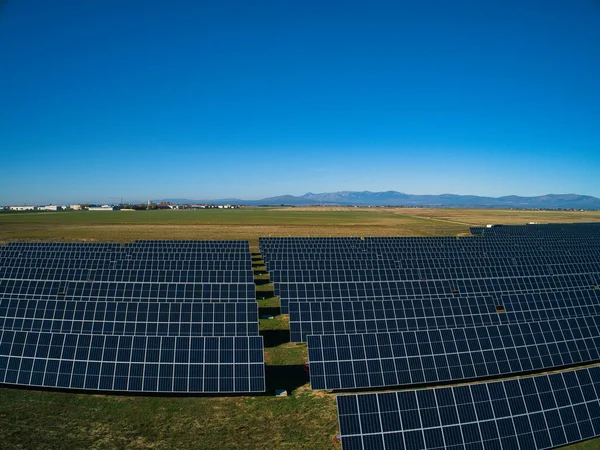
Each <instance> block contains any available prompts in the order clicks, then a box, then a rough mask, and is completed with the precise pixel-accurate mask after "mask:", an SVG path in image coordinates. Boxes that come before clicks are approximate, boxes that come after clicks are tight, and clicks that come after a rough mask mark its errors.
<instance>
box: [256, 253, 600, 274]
mask: <svg viewBox="0 0 600 450" xmlns="http://www.w3.org/2000/svg"><path fill="white" fill-rule="evenodd" d="M598 263H600V255H597V254H590V255H585V256H567V255H556V256H554V257H531V258H525V257H522V258H452V259H449V258H436V259H401V260H398V261H395V260H393V259H357V260H347V259H344V260H335V259H333V260H332V259H314V260H291V261H286V260H277V261H269V262H267V263H266V265H267V268H268V270H269V271H270V272H273V271H281V270H347V269H349V270H352V269H391V268H400V269H420V268H424V269H433V268H468V267H489V266H494V267H512V266H537V265H546V266H554V265H564V264H598Z"/></svg>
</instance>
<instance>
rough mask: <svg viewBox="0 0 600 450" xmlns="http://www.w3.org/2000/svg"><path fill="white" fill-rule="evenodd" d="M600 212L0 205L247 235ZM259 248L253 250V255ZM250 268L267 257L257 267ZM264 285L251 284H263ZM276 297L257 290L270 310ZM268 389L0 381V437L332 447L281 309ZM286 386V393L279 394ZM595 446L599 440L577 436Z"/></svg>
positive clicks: (460, 224) (93, 231)
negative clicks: (215, 393) (100, 388)
mask: <svg viewBox="0 0 600 450" xmlns="http://www.w3.org/2000/svg"><path fill="white" fill-rule="evenodd" d="M532 221H534V222H539V223H550V222H600V212H567V211H564V212H561V211H512V210H510V211H509V210H466V209H425V208H423V209H417V208H373V209H370V208H243V209H239V210H198V211H135V212H125V211H114V212H88V211H81V212H79V211H77V212H58V213H52V212H47V213H4V214H0V244H2V243H6V242H9V241H15V240H23V241H119V242H127V241H132V240H135V239H247V240H250V242H251V245H252V247H253V251H258V249H257V244H258V238H259V237H260V236H414V235H418V236H431V235H465V234H468V233H469V229H468V228H469V226H482V225H486V224H488V223H504V224H524V223H527V222H532ZM259 258H260V257H259V256H258V255H257V256H256V257H255V259H256V261H257V262H260V259H259ZM256 270H257V271H260V270H264V267H260V266H259V267H257V268H256ZM271 288H272V287H271V286H270V285H264V286H258V287H257V290H258V291H259V295H260V292H261V291H263V292H268V291H269V289H271ZM278 304H279V301H278V299H277V298H266V299H264V300H259V307H260V309H261V313H268V314H276V313H277V310H278ZM260 327H261V334H262V335H263V336H264V338H265V361H266V362H267V372H266V373H267V389H268V391H267V393H266V394H265V395H263V396H231V397H227V396H224V397H218V398H216V397H192V398H169V397H149V396H117V395H91V394H73V393H64V392H54V391H40V390H23V389H15V388H2V389H0V447H2V448H22V449H32V448H35V449H42V448H47V449H54V448H98V449H100V448H131V449H138V448H139V449H145V448H153V449H173V448H199V449H229V448H231V449H239V448H247V449H254V448H272V449H276V448H277V449H279V448H284V449H339V448H340V444H339V443H338V442H336V440H335V436H336V435H337V434H338V433H339V430H338V423H337V415H336V409H335V396H334V395H333V394H329V393H318V392H314V391H311V390H310V388H309V385H308V383H307V375H306V373H305V372H304V370H303V363H304V362H305V361H306V360H307V354H306V346H305V345H304V344H290V343H289V342H286V339H285V337H286V334H287V333H288V330H289V322H288V320H287V317H285V316H276V317H275V319H261V320H260ZM276 388H286V389H287V390H288V392H289V393H290V395H289V396H288V397H284V398H276V397H274V396H273V391H274V389H276ZM573 448H577V449H580V450H582V449H592V448H600V444H599V443H598V441H597V440H593V441H588V442H584V443H581V444H577V445H575V446H573Z"/></svg>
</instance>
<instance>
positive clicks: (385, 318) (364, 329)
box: [289, 289, 600, 342]
mask: <svg viewBox="0 0 600 450" xmlns="http://www.w3.org/2000/svg"><path fill="white" fill-rule="evenodd" d="M599 302H600V290H598V289H588V290H580V291H554V292H544V293H530V294H504V295H499V296H481V297H470V298H462V297H440V298H429V299H404V300H379V301H335V302H291V303H290V304H289V315H290V340H291V341H292V342H304V341H306V337H307V336H308V335H311V334H355V333H381V332H392V331H408V330H432V329H444V328H460V327H471V326H481V325H500V324H510V323H520V322H537V321H541V320H552V319H565V318H570V317H586V316H591V315H600V303H599Z"/></svg>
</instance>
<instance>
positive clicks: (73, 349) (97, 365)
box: [0, 331, 265, 393]
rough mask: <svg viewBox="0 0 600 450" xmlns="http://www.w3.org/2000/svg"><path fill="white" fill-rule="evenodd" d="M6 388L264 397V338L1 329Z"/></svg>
mask: <svg viewBox="0 0 600 450" xmlns="http://www.w3.org/2000/svg"><path fill="white" fill-rule="evenodd" d="M0 383H6V384H19V385H27V386H42V387H53V388H55V387H56V388H66V389H86V390H100V391H128V392H132V391H140V392H161V393H176V392H187V393H211V392H219V393H225V392H264V390H265V376H264V353H263V338H262V336H250V337H149V336H103V335H86V334H61V333H41V332H14V331H3V332H2V335H1V337H0Z"/></svg>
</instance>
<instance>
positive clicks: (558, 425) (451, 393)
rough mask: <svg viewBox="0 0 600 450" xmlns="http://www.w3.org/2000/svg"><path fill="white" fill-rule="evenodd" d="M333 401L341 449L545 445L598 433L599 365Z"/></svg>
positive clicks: (438, 449) (504, 449)
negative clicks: (335, 406)
mask: <svg viewBox="0 0 600 450" xmlns="http://www.w3.org/2000/svg"><path fill="white" fill-rule="evenodd" d="M337 404H338V416H339V423H340V433H341V438H342V448H344V450H354V449H372V450H379V449H381V450H383V449H399V448H401V449H406V450H417V449H419V450H423V449H425V450H434V449H435V450H442V449H455V450H457V449H476V448H477V449H486V450H487V449H498V450H512V449H528V450H529V449H531V450H536V449H547V448H554V447H559V446H562V445H566V444H570V443H573V442H577V441H581V440H584V439H589V438H592V437H596V436H599V435H600V367H593V368H582V369H579V370H570V371H567V372H562V373H555V374H551V375H538V376H535V377H526V378H519V379H512V380H504V381H496V382H488V383H479V384H472V385H462V386H452V387H443V388H437V389H421V390H406V391H399V392H387V393H377V394H360V395H356V394H355V395H340V396H338V397H337Z"/></svg>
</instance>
